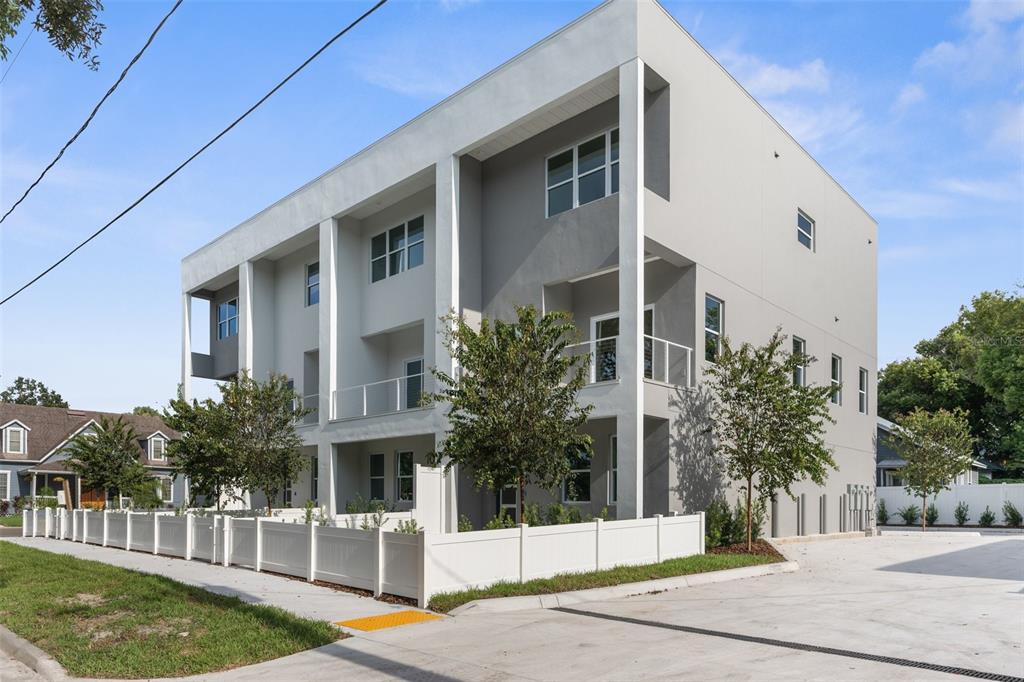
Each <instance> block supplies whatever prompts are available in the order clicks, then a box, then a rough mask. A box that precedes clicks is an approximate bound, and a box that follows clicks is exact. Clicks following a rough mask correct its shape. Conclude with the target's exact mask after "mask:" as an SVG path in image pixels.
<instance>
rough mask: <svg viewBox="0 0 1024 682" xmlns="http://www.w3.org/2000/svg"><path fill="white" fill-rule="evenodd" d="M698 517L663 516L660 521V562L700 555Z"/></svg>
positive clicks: (700, 533)
mask: <svg viewBox="0 0 1024 682" xmlns="http://www.w3.org/2000/svg"><path fill="white" fill-rule="evenodd" d="M702 540H703V537H702V532H701V526H700V516H699V515H696V514H694V515H692V516H665V517H663V518H662V519H661V560H662V561H664V560H665V559H675V558H677V557H684V556H690V555H692V554H700V553H701V542H702Z"/></svg>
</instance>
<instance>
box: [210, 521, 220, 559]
mask: <svg viewBox="0 0 1024 682" xmlns="http://www.w3.org/2000/svg"><path fill="white" fill-rule="evenodd" d="M218 518H220V517H218V516H217V515H216V514H215V515H214V517H213V524H212V525H211V529H212V533H213V534H212V535H211V536H210V563H211V564H216V563H217V519H218Z"/></svg>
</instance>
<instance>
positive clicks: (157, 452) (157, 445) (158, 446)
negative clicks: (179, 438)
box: [150, 437, 167, 460]
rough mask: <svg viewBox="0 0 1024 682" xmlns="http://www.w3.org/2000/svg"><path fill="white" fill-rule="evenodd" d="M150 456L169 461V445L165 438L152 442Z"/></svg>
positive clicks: (155, 439)
mask: <svg viewBox="0 0 1024 682" xmlns="http://www.w3.org/2000/svg"><path fill="white" fill-rule="evenodd" d="M150 456H151V457H152V458H153V459H157V460H164V459H167V443H166V441H164V439H163V438H160V437H157V438H154V439H153V440H151V441H150Z"/></svg>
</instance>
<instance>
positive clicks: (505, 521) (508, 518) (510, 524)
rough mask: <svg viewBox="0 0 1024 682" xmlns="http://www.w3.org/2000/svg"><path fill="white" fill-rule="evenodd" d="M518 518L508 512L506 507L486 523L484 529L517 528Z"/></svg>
mask: <svg viewBox="0 0 1024 682" xmlns="http://www.w3.org/2000/svg"><path fill="white" fill-rule="evenodd" d="M515 527H516V520H515V518H514V517H513V516H512V515H511V514H508V513H506V511H505V510H504V509H502V510H501V513H500V514H498V515H497V516H495V517H494V518H492V519H491V520H490V521H488V522H487V523H485V524H484V528H483V529H484V530H500V529H502V528H515Z"/></svg>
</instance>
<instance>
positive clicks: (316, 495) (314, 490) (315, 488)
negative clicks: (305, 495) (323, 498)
mask: <svg viewBox="0 0 1024 682" xmlns="http://www.w3.org/2000/svg"><path fill="white" fill-rule="evenodd" d="M318 462H319V460H318V459H317V458H316V457H313V458H312V461H311V462H310V470H311V471H312V480H311V481H310V482H309V497H310V499H311V500H314V501H316V502H319V501H320V468H319V466H318Z"/></svg>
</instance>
